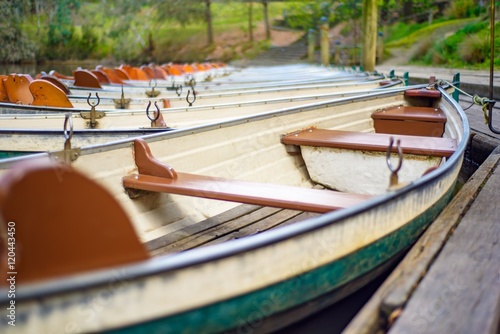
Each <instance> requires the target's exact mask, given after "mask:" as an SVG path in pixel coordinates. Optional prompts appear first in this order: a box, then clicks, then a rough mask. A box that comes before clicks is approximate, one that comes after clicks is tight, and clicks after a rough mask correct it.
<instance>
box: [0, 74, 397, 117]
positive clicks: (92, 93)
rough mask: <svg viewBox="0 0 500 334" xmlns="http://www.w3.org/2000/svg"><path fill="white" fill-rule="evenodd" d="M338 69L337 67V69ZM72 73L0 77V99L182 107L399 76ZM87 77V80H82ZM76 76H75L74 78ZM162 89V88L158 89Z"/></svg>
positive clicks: (365, 85)
mask: <svg viewBox="0 0 500 334" xmlns="http://www.w3.org/2000/svg"><path fill="white" fill-rule="evenodd" d="M338 73H341V72H336V74H338ZM75 75H78V78H83V79H81V80H80V82H82V83H81V84H80V85H79V86H77V87H75V86H72V87H71V89H70V87H68V86H67V85H65V84H64V83H63V82H61V81H60V80H59V79H58V78H55V77H53V76H40V78H39V79H37V80H33V79H32V78H31V76H29V75H17V74H12V75H9V76H5V78H3V79H2V82H1V83H3V85H0V102H2V103H13V104H23V105H35V106H52V107H65V108H71V107H76V108H86V107H88V105H90V104H91V103H92V104H97V103H99V104H100V106H101V108H104V109H138V108H141V109H144V108H145V107H146V106H147V104H148V103H150V102H157V103H158V104H159V105H160V106H161V108H170V107H181V106H188V105H189V106H191V105H193V104H196V105H200V104H202V105H206V104H213V103H214V99H217V100H218V101H217V103H229V102H231V101H238V102H243V101H251V100H255V99H256V98H259V99H270V98H279V97H284V96H286V97H292V96H297V95H306V94H310V93H315V94H323V93H332V92H334V91H336V92H341V91H351V90H355V89H356V90H359V89H370V88H376V87H378V86H380V85H383V84H392V85H394V84H396V83H398V82H399V81H397V80H393V81H392V82H391V81H387V80H386V79H385V77H384V76H382V75H374V76H367V75H364V76H363V77H355V76H352V75H350V76H342V78H341V79H339V78H336V79H335V80H321V78H318V77H317V76H310V77H309V80H308V81H301V80H291V81H288V82H283V83H280V84H273V85H271V86H269V85H268V84H267V85H266V84H264V83H261V85H260V86H259V85H258V84H256V83H253V84H252V85H247V86H244V87H243V86H238V88H235V87H230V88H227V89H221V88H218V89H217V90H212V89H210V88H209V87H207V86H204V87H199V86H197V88H196V89H195V88H194V86H190V88H189V89H184V92H183V88H182V86H179V87H177V89H176V90H175V92H174V91H172V90H171V91H168V90H166V89H164V90H163V91H162V90H160V89H156V90H155V87H156V84H155V85H154V86H152V87H149V89H145V88H140V87H126V88H125V87H124V86H123V85H122V86H121V87H118V86H107V87H106V88H103V87H101V86H100V85H99V83H98V82H97V78H96V77H95V76H94V74H93V73H91V72H90V71H85V70H77V71H75ZM86 78H87V80H85V79H86ZM92 80H94V81H95V83H96V86H93V85H92V84H89V85H88V86H82V85H83V84H84V82H91V81H92ZM75 82H76V81H75ZM162 92H163V93H162Z"/></svg>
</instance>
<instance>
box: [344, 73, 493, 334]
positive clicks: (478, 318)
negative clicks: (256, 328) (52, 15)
mask: <svg viewBox="0 0 500 334" xmlns="http://www.w3.org/2000/svg"><path fill="white" fill-rule="evenodd" d="M427 73H428V72H427ZM410 77H411V74H410ZM469 80H470V81H471V82H472V81H473V80H474V79H473V78H471V79H469ZM478 80H484V78H483V79H478ZM483 82H484V81H483ZM496 99H497V100H498V99H499V98H498V97H496ZM460 104H461V105H462V106H463V108H464V109H466V108H467V107H469V105H470V100H468V99H467V98H464V99H463V100H462V99H461V101H460ZM497 107H498V106H497ZM466 112H467V114H468V116H469V117H468V118H469V122H470V125H471V130H472V136H471V140H470V145H469V149H468V152H467V156H466V161H465V162H464V168H465V171H464V175H466V176H465V178H466V179H467V181H466V182H465V184H464V185H463V187H462V188H461V189H460V190H459V191H458V193H457V194H456V195H455V197H454V198H453V199H452V201H451V202H450V204H449V205H448V206H447V208H446V209H445V210H444V211H443V212H442V213H441V214H440V215H439V217H438V218H437V219H436V220H435V221H434V223H433V224H432V225H431V226H430V227H429V228H428V229H427V230H426V232H425V233H424V234H423V235H422V237H421V238H420V239H419V241H418V242H417V243H416V244H415V245H414V247H412V248H411V249H410V251H409V252H408V253H407V255H406V256H405V258H404V259H403V260H402V261H401V263H400V264H399V265H398V266H397V268H396V269H395V270H394V271H393V272H392V273H391V274H390V275H389V277H388V278H387V280H386V281H385V282H384V283H383V284H382V285H381V286H380V287H379V289H378V290H377V292H376V293H375V294H374V295H373V296H372V298H371V299H370V300H369V301H368V303H367V304H365V306H364V307H363V308H362V309H361V311H360V312H359V313H358V314H357V315H356V317H355V318H354V319H353V320H352V321H351V322H350V324H349V325H348V326H347V328H345V330H344V333H348V334H362V333H391V334H396V333H397V334H399V333H404V334H411V333H464V334H465V333H475V334H477V333H499V332H500V146H499V143H500V136H499V135H496V134H494V133H492V132H491V131H489V129H488V127H487V125H486V124H484V119H483V114H482V110H481V108H480V107H478V106H473V107H471V108H470V109H468V110H467V111H466ZM494 117H495V118H496V121H495V124H494V125H496V128H497V129H499V128H500V112H499V110H498V109H496V111H495V112H494ZM474 170H475V171H474ZM472 171H474V173H473V174H472ZM470 174H472V176H470V177H469V175H470Z"/></svg>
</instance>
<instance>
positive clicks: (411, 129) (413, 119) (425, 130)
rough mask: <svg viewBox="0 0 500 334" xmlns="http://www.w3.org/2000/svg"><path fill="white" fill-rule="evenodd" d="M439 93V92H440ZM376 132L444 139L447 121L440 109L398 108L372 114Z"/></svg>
mask: <svg viewBox="0 0 500 334" xmlns="http://www.w3.org/2000/svg"><path fill="white" fill-rule="evenodd" d="M438 93H439V92H438ZM372 119H373V121H374V122H373V123H374V127H375V132H379V133H390V134H398V135H415V136H431V137H442V136H443V133H444V126H445V123H446V121H447V119H446V115H445V114H444V112H443V111H442V110H441V109H439V108H431V107H413V106H398V107H394V108H389V109H384V110H380V111H377V112H375V113H373V114H372Z"/></svg>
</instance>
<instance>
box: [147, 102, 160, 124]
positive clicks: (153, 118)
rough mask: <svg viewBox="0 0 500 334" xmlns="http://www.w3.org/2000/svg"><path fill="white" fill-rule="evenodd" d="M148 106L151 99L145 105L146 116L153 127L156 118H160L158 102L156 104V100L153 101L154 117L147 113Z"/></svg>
mask: <svg viewBox="0 0 500 334" xmlns="http://www.w3.org/2000/svg"><path fill="white" fill-rule="evenodd" d="M150 106H151V101H149V103H148V106H147V107H146V116H147V117H148V118H149V120H150V121H151V127H152V128H154V127H156V123H155V122H156V121H157V120H158V118H160V108H159V107H158V104H156V101H155V107H156V111H155V112H154V117H151V116H150V115H149V107H150Z"/></svg>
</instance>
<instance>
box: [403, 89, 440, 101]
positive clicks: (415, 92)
mask: <svg viewBox="0 0 500 334" xmlns="http://www.w3.org/2000/svg"><path fill="white" fill-rule="evenodd" d="M404 94H405V97H428V98H431V99H440V98H441V92H440V91H438V90H436V89H425V88H421V89H407V90H405V93H404Z"/></svg>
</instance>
